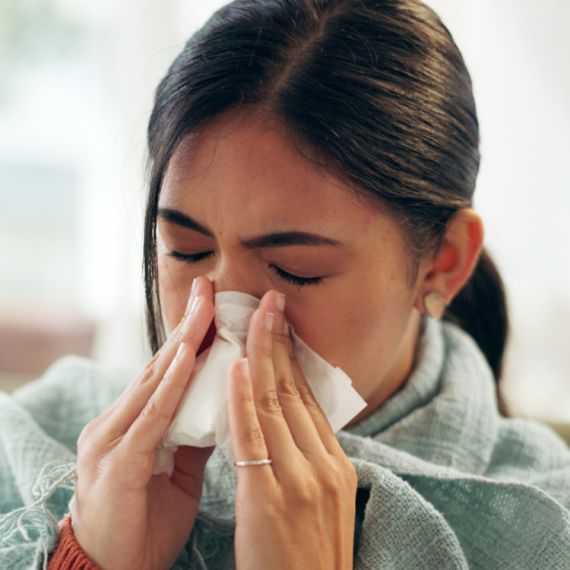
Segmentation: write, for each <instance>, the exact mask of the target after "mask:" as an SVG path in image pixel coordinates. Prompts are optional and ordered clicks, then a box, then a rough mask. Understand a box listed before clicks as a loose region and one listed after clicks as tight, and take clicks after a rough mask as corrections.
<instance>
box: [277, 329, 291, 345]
mask: <svg viewBox="0 0 570 570" xmlns="http://www.w3.org/2000/svg"><path fill="white" fill-rule="evenodd" d="M288 338H289V337H288V335H285V334H283V333H282V332H274V333H273V340H274V341H275V342H278V343H279V344H282V345H283V346H287V339H288Z"/></svg>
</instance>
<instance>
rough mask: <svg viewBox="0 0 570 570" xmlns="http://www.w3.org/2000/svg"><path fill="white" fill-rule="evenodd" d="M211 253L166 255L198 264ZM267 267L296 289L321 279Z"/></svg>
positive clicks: (173, 253)
mask: <svg viewBox="0 0 570 570" xmlns="http://www.w3.org/2000/svg"><path fill="white" fill-rule="evenodd" d="M213 253H214V252H213V251H203V252H200V253H180V252H179V251H170V252H169V253H168V255H169V256H170V257H173V258H174V259H178V260H180V261H185V262H186V263H198V262H200V261H202V260H204V259H207V258H208V257H210V256H211V255H212V254H213ZM269 267H271V268H272V269H273V271H274V272H275V273H276V274H277V275H278V276H279V277H280V278H281V279H283V280H284V281H287V282H288V283H291V284H292V285H295V286H297V287H305V286H306V285H317V284H318V283H320V282H321V281H322V279H323V278H322V277H298V276H297V275H293V274H292V273H288V272H287V271H283V269H281V268H280V267H277V266H276V265H270V266H269Z"/></svg>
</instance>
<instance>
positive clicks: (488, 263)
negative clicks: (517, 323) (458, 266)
mask: <svg viewBox="0 0 570 570" xmlns="http://www.w3.org/2000/svg"><path fill="white" fill-rule="evenodd" d="M443 318H444V319H445V320H448V321H450V322H452V323H455V324H456V325H458V326H460V327H461V328H462V329H463V330H464V331H466V332H467V333H469V334H470V335H471V336H472V337H473V338H474V339H475V341H476V342H477V344H478V345H479V348H480V349H481V351H482V352H483V354H484V355H485V358H486V359H487V362H488V363H489V366H490V367H491V370H492V371H493V375H494V376H495V381H496V382H497V383H499V380H500V379H501V373H502V369H503V357H504V352H505V346H506V343H507V337H508V333H509V317H508V312H507V298H506V293H505V288H504V285H503V280H502V279H501V276H500V274H499V271H498V270H497V267H496V266H495V263H494V262H493V260H492V259H491V257H490V255H489V253H488V252H487V250H486V249H485V248H483V251H482V253H481V256H480V258H479V261H478V263H477V265H476V267H475V271H474V272H473V275H471V277H470V279H469V281H467V283H466V284H465V286H464V287H463V289H461V291H460V292H459V293H458V294H457V296H456V297H455V298H454V299H453V301H452V302H451V304H450V305H449V306H448V307H447V309H446V311H445V313H444V315H443Z"/></svg>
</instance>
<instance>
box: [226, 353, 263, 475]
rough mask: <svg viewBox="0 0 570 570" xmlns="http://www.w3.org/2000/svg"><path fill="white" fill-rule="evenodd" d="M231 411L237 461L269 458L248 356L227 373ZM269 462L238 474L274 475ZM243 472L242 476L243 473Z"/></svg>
mask: <svg viewBox="0 0 570 570" xmlns="http://www.w3.org/2000/svg"><path fill="white" fill-rule="evenodd" d="M228 413H229V419H230V430H231V434H232V447H233V451H234V455H235V458H236V461H255V460H260V459H267V458H270V456H269V451H268V449H267V446H266V444H265V437H264V434H263V431H262V429H261V426H260V424H259V420H258V418H257V411H256V406H255V402H254V398H253V389H252V385H251V378H250V375H249V367H248V361H247V358H241V359H238V360H236V361H235V362H233V363H232V365H231V366H230V370H229V372H228ZM269 467H270V466H266V465H256V466H252V467H244V468H243V469H239V471H238V476H242V475H244V476H245V475H246V473H248V472H250V473H251V474H253V476H258V475H259V474H262V475H263V476H264V477H266V476H267V475H268V474H272V469H270V468H269ZM240 473H241V475H240Z"/></svg>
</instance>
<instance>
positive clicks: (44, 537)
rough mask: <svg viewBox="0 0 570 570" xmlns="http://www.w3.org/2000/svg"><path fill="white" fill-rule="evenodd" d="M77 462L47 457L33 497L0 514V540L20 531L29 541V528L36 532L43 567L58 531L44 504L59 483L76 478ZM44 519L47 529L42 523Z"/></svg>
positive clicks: (7, 540) (59, 485) (11, 537)
mask: <svg viewBox="0 0 570 570" xmlns="http://www.w3.org/2000/svg"><path fill="white" fill-rule="evenodd" d="M75 475H76V465H75V464H74V463H67V462H66V463H63V462H61V461H58V460H56V461H50V462H49V463H46V464H45V465H44V467H43V468H42V470H41V472H40V474H39V476H38V479H37V481H36V483H35V485H34V487H33V489H32V496H33V497H34V499H35V501H34V502H33V503H32V504H31V505H27V506H25V507H21V508H19V509H16V510H14V511H12V512H10V513H7V514H5V515H2V516H0V544H1V543H8V542H10V541H11V540H12V539H13V537H14V536H15V535H16V534H17V533H18V532H19V533H20V535H21V536H22V538H23V539H24V540H25V541H26V542H31V541H32V539H31V538H30V534H29V532H28V531H29V530H30V529H34V530H37V531H38V532H39V548H40V549H41V551H42V552H43V567H44V570H45V569H47V561H48V555H49V552H50V550H51V549H52V548H53V547H54V546H55V542H56V540H57V534H58V525H59V523H58V520H57V519H56V518H55V517H54V516H53V514H52V513H51V512H50V511H49V509H48V507H47V501H48V500H49V499H50V498H51V496H52V495H53V494H54V493H55V492H56V491H57V489H59V488H60V487H70V483H71V482H72V481H74V480H75ZM46 521H47V529H46V527H45V523H46Z"/></svg>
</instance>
